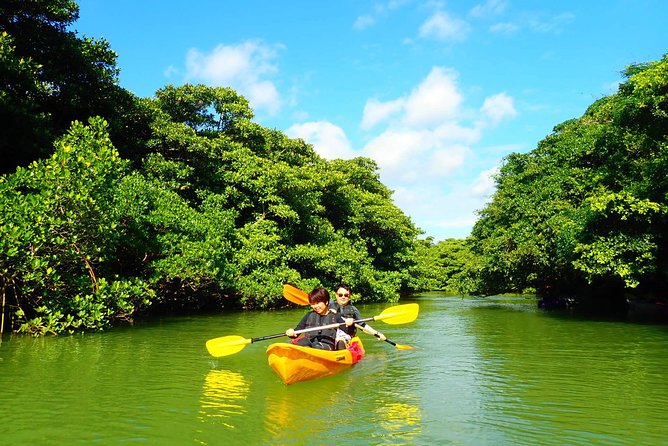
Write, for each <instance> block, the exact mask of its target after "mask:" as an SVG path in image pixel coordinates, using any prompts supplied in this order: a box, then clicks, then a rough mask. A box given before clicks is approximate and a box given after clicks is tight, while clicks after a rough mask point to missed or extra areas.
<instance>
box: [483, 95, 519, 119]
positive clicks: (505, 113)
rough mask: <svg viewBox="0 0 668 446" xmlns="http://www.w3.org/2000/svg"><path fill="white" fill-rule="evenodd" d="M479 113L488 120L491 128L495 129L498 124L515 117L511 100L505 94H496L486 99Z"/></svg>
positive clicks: (515, 113) (515, 111) (515, 112)
mask: <svg viewBox="0 0 668 446" xmlns="http://www.w3.org/2000/svg"><path fill="white" fill-rule="evenodd" d="M480 111H481V112H482V114H483V115H484V116H485V117H486V118H487V119H488V122H489V124H490V125H491V126H492V127H496V126H497V125H498V124H499V122H501V121H502V120H504V119H506V118H514V117H515V116H517V110H515V104H514V101H513V98H511V97H510V96H508V95H507V94H506V93H498V94H495V95H494V96H489V97H488V98H486V99H485V102H484V103H483V104H482V107H481V108H480Z"/></svg>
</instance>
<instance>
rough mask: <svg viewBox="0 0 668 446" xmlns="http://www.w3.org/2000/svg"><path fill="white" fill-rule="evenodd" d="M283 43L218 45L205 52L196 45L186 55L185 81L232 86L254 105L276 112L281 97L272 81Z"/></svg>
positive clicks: (255, 107)
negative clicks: (276, 59)
mask: <svg viewBox="0 0 668 446" xmlns="http://www.w3.org/2000/svg"><path fill="white" fill-rule="evenodd" d="M279 49H281V46H280V45H275V46H269V45H266V44H264V43H262V42H261V41H259V40H248V41H246V42H242V43H240V44H238V45H223V44H221V45H218V46H217V47H215V48H214V49H213V50H212V51H211V52H209V53H205V52H202V51H200V50H198V49H196V48H193V49H190V50H189V51H188V53H187V55H186V75H185V81H186V82H203V83H205V84H207V85H212V86H221V87H231V88H234V89H235V90H237V91H239V92H240V93H241V94H243V95H244V96H245V97H246V98H248V100H249V102H250V104H251V107H253V108H254V109H262V110H265V111H267V112H269V113H270V114H275V113H277V112H278V110H279V109H280V108H281V106H282V100H281V96H280V94H279V92H278V89H277V88H276V86H275V85H274V82H273V81H272V80H271V77H272V76H273V75H274V74H275V73H276V72H277V67H276V65H275V64H274V59H275V58H276V57H277V53H278V51H279Z"/></svg>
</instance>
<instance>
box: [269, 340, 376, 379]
mask: <svg viewBox="0 0 668 446" xmlns="http://www.w3.org/2000/svg"><path fill="white" fill-rule="evenodd" d="M363 357H364V346H363V345H362V341H360V339H359V338H358V337H354V338H352V339H351V341H350V345H349V346H348V348H347V349H346V350H334V351H328V350H318V349H315V348H311V347H302V346H299V345H294V344H290V343H285V342H279V343H276V344H271V345H270V346H269V347H267V359H268V360H269V365H270V366H271V368H272V369H274V371H275V372H276V373H277V374H278V376H280V377H281V379H282V380H283V382H284V383H285V384H293V383H296V382H300V381H308V380H312V379H318V378H324V377H325V376H330V375H334V374H336V373H339V372H341V371H343V370H345V369H347V368H349V367H351V366H352V365H354V364H357V363H358V362H359V361H360V359H362V358H363Z"/></svg>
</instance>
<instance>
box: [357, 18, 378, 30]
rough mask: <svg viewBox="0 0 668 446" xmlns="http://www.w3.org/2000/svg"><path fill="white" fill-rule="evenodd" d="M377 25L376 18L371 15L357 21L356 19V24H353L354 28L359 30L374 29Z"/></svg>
mask: <svg viewBox="0 0 668 446" xmlns="http://www.w3.org/2000/svg"><path fill="white" fill-rule="evenodd" d="M375 23H376V19H375V17H374V16H372V15H371V14H367V15H363V16H359V17H357V19H355V23H353V28H354V29H357V30H363V29H366V28H370V27H372V26H373V25H374V24H375Z"/></svg>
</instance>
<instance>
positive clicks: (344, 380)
mask: <svg viewBox="0 0 668 446" xmlns="http://www.w3.org/2000/svg"><path fill="white" fill-rule="evenodd" d="M408 302H417V303H419V304H420V316H419V317H418V319H417V320H416V321H415V322H412V323H410V324H406V325H388V324H384V323H383V322H375V323H374V324H373V326H374V327H376V328H379V329H381V330H382V331H383V332H384V333H385V334H386V335H387V337H388V338H389V339H390V340H392V341H394V342H397V343H399V344H408V345H412V346H414V347H415V349H414V350H397V349H395V348H393V347H392V346H391V345H389V344H388V343H385V342H380V341H376V340H375V339H373V338H371V337H369V336H366V335H364V334H362V336H365V337H363V338H362V339H363V341H365V348H366V350H367V356H366V358H365V359H364V360H363V361H362V362H360V363H359V364H357V365H355V366H354V367H353V368H351V369H350V370H348V371H345V372H343V373H342V374H340V375H336V376H333V377H329V378H325V379H321V380H318V381H312V382H304V383H298V384H294V385H291V386H286V385H284V384H282V382H281V381H280V380H279V378H278V376H276V375H275V374H274V372H273V371H272V370H271V369H270V368H269V366H268V365H267V361H266V355H265V349H266V347H267V346H268V345H269V344H270V343H272V342H277V341H279V342H280V341H283V340H285V338H279V339H278V340H270V341H263V342H258V343H254V344H250V345H248V346H246V347H245V348H244V349H243V350H242V351H240V352H239V353H236V354H234V355H231V356H227V357H223V358H212V357H211V356H209V355H208V353H207V351H206V349H205V346H204V344H205V342H206V340H207V339H210V338H215V337H219V336H224V335H230V334H236V335H241V336H243V337H249V338H250V337H259V336H264V335H269V334H274V333H279V332H283V331H284V330H285V329H286V328H288V327H290V326H294V325H295V324H296V323H297V322H298V320H299V318H300V317H301V315H302V314H303V313H304V311H305V310H304V309H299V308H295V309H289V310H280V311H272V312H252V313H233V314H220V315H207V316H193V317H179V318H169V319H163V320H160V321H155V322H150V323H143V324H141V325H138V326H134V327H128V328H119V329H114V330H111V331H109V332H106V333H99V334H98V333H96V334H85V335H76V336H61V337H46V338H31V337H22V336H7V335H5V336H4V337H3V339H2V343H1V344H0V389H1V390H0V439H1V440H0V441H2V444H4V445H154V444H155V445H191V444H192V445H309V444H325V445H327V444H332V445H369V444H371V445H381V444H382V445H384V444H397V445H398V444H405V445H443V444H451V445H638V444H641V445H660V444H667V445H668V416H667V414H666V411H667V410H668V379H667V378H666V376H667V372H668V342H667V340H668V327H666V326H664V325H650V324H645V325H643V324H630V323H626V322H620V321H605V320H597V321H592V320H583V319H580V318H578V317H576V316H573V315H569V314H553V313H545V312H543V311H541V310H538V309H537V308H536V302H535V301H533V300H530V299H525V298H520V297H515V298H512V297H504V298H486V299H461V298H459V297H451V296H450V297H449V296H445V295H442V294H437V293H429V294H424V295H419V296H415V297H414V298H413V299H411V300H405V301H402V302H401V303H408ZM387 307H388V305H387V304H385V305H381V304H373V305H360V306H359V308H360V310H361V312H362V315H363V316H365V317H369V316H372V315H374V314H379V313H380V312H382V311H383V309H385V308H387Z"/></svg>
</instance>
